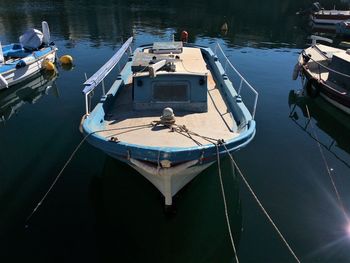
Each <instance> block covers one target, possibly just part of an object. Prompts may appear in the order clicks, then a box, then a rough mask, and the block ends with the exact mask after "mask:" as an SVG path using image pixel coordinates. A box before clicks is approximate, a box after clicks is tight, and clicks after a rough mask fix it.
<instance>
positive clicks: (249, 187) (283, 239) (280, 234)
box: [222, 144, 300, 262]
mask: <svg viewBox="0 0 350 263" xmlns="http://www.w3.org/2000/svg"><path fill="white" fill-rule="evenodd" d="M222 145H223V146H224V148H225V150H226V152H227V154H228V155H229V157H230V159H231V161H232V163H233V164H234V166H235V167H236V168H237V171H238V173H239V175H240V176H241V178H242V180H243V182H244V184H245V185H246V187H247V188H248V190H249V192H250V193H251V194H252V196H253V197H254V199H255V201H256V202H257V203H258V205H259V207H260V208H261V210H262V211H263V213H264V214H265V216H266V217H267V219H268V220H269V221H270V223H271V225H272V226H273V227H274V229H275V230H276V232H277V233H278V235H279V236H280V238H281V239H282V241H283V243H284V244H285V245H286V247H287V248H288V250H289V252H290V253H291V254H292V255H293V257H294V258H295V260H296V261H297V262H300V260H299V258H298V257H297V255H296V254H295V252H294V251H293V249H292V248H291V246H290V245H289V243H288V242H287V240H286V239H285V238H284V236H283V234H282V233H281V231H280V230H279V229H278V227H277V225H276V224H275V222H274V221H273V220H272V218H271V217H270V215H269V214H268V212H267V211H266V209H265V208H264V206H263V205H262V203H261V202H260V200H259V198H258V197H257V195H256V194H255V193H254V191H253V189H252V187H251V186H250V185H249V183H248V181H247V179H246V178H245V176H244V175H243V173H242V171H241V169H240V168H239V167H238V165H237V163H236V162H235V160H234V159H233V157H232V155H231V153H230V152H229V150H228V149H227V147H226V145H225V144H222Z"/></svg>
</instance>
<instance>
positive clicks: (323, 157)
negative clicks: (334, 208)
mask: <svg viewBox="0 0 350 263" xmlns="http://www.w3.org/2000/svg"><path fill="white" fill-rule="evenodd" d="M305 107H306V112H307V115H308V119H309V122H310V125H311V130H312V133H313V134H314V136H315V138H316V142H317V146H318V148H319V150H320V154H321V156H322V160H323V162H324V165H325V167H326V171H327V174H328V176H329V179H330V181H331V183H332V186H333V189H334V192H335V195H336V197H337V199H338V202H339V205H340V207H341V209H342V212H343V214H344V216H345V219H346V220H347V223H350V219H349V217H348V214H347V212H346V209H345V206H344V203H343V200H342V199H341V197H340V194H339V191H338V188H337V185H336V183H335V181H334V178H333V176H332V173H331V169H330V168H329V165H328V162H327V159H326V156H325V154H324V152H323V150H322V147H321V144H320V142H319V139H318V136H317V134H316V131H315V128H314V126H313V123H312V121H311V115H310V111H309V107H308V106H307V105H305Z"/></svg>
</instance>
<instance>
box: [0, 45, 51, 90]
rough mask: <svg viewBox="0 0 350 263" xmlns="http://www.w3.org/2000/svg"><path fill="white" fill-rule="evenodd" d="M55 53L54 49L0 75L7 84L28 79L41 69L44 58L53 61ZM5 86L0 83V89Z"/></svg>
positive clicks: (10, 84)
mask: <svg viewBox="0 0 350 263" xmlns="http://www.w3.org/2000/svg"><path fill="white" fill-rule="evenodd" d="M55 54H56V51H55V50H53V51H52V52H51V53H49V54H47V55H46V56H43V57H41V58H39V59H38V60H36V61H35V62H33V63H31V64H29V65H27V66H25V67H23V68H19V69H16V70H13V71H10V72H4V73H2V74H1V75H2V76H3V77H4V78H5V80H6V81H7V83H8V86H12V85H15V84H17V83H19V82H21V81H23V80H26V79H28V78H29V77H31V76H33V75H35V74H36V73H38V72H40V71H41V70H42V65H43V61H44V60H48V61H50V62H55ZM5 88H6V87H3V86H1V85H0V89H5Z"/></svg>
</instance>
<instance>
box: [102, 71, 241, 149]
mask: <svg viewBox="0 0 350 263" xmlns="http://www.w3.org/2000/svg"><path fill="white" fill-rule="evenodd" d="M207 94H208V95H207V96H208V111H207V112H202V113H197V112H196V113H194V112H180V111H175V112H174V114H175V118H176V124H177V125H185V126H186V127H187V129H189V130H190V131H192V132H195V133H197V134H199V135H202V136H207V137H210V138H215V139H224V140H229V139H232V138H233V137H236V136H238V135H239V134H238V133H237V125H236V122H235V121H234V119H233V117H232V114H231V112H230V110H229V108H228V107H227V106H226V103H225V101H224V99H223V97H222V95H221V93H220V91H219V89H218V88H217V87H216V84H215V82H214V80H213V77H212V76H211V74H210V73H209V75H208V93H207ZM161 114H162V112H161V111H154V110H153V111H151V110H149V111H136V110H133V102H132V84H131V83H129V84H128V85H125V86H124V87H123V88H122V90H121V91H120V93H119V95H118V96H117V98H116V100H115V102H114V105H112V107H111V111H110V112H108V114H106V116H105V121H104V122H105V123H104V124H105V128H106V129H109V131H105V132H102V133H100V135H102V136H104V137H106V138H111V137H117V139H118V140H119V141H122V142H126V143H130V144H137V145H142V146H154V147H192V146H198V145H205V144H210V142H209V141H207V140H205V139H203V138H201V137H198V136H192V138H191V136H189V135H188V134H180V133H177V132H171V131H170V129H169V128H166V127H164V126H157V127H150V126H149V124H150V123H151V122H152V121H159V120H160V116H161ZM111 129H113V130H111Z"/></svg>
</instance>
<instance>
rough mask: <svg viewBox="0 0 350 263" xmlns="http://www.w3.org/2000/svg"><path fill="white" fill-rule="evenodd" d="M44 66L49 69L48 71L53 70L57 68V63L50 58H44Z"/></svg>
mask: <svg viewBox="0 0 350 263" xmlns="http://www.w3.org/2000/svg"><path fill="white" fill-rule="evenodd" d="M42 66H43V68H44V69H46V70H48V71H53V70H56V67H55V64H53V63H52V62H51V61H49V60H44V61H43V65H42Z"/></svg>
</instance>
